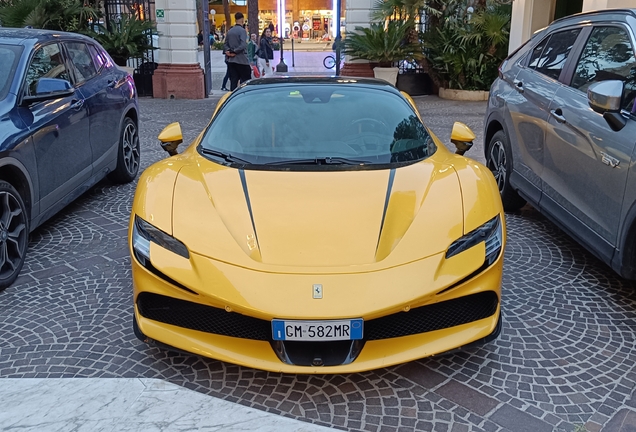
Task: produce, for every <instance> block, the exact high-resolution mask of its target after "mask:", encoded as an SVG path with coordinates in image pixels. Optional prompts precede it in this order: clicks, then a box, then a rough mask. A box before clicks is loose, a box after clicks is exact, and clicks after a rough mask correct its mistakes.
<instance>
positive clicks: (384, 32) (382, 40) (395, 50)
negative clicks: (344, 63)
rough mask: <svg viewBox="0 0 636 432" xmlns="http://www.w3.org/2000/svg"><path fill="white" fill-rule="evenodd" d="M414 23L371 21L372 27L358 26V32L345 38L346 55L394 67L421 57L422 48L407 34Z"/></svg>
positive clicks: (354, 58) (382, 65)
mask: <svg viewBox="0 0 636 432" xmlns="http://www.w3.org/2000/svg"><path fill="white" fill-rule="evenodd" d="M412 28H413V23H412V22H411V21H410V20H408V21H406V22H400V21H389V22H388V23H387V24H386V25H383V24H379V23H372V24H371V26H370V27H368V28H366V27H356V29H355V32H354V33H351V34H349V35H348V36H347V38H346V39H345V41H344V44H345V54H347V55H350V56H351V57H352V59H353V60H358V59H363V60H368V61H369V62H372V63H378V65H379V66H380V67H391V66H393V64H394V63H396V62H398V61H400V60H408V61H413V60H419V59H421V58H422V49H421V47H420V45H419V44H417V43H413V42H410V41H409V40H408V34H409V32H410V30H411V29H412Z"/></svg>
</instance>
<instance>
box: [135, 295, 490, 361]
mask: <svg viewBox="0 0 636 432" xmlns="http://www.w3.org/2000/svg"><path fill="white" fill-rule="evenodd" d="M498 303H499V298H498V296H497V294H496V293H495V292H494V291H486V292H482V293H477V294H471V295H468V296H465V297H460V298H457V299H453V300H447V301H445V302H440V303H436V304H432V305H428V306H422V307H419V308H415V309H411V310H410V311H409V312H398V313H396V314H393V315H388V316H385V317H382V318H377V319H374V320H370V321H365V323H364V340H366V341H369V340H380V339H391V338H396V337H400V336H408V335H414V334H418V333H426V332H429V331H433V330H441V329H445V328H449V327H454V326H458V325H461V324H467V323H470V322H473V321H477V320H480V319H483V318H488V317H489V316H492V315H493V314H494V313H495V312H496V310H497V305H498ZM137 307H138V308H139V313H140V314H141V315H142V316H143V317H145V318H148V319H151V320H154V321H159V322H163V323H166V324H172V325H175V326H179V327H184V328H189V329H192V330H199V331H203V332H207V333H214V334H218V335H224V336H231V337H237V338H243V339H254V340H261V341H271V339H272V337H271V336H272V324H271V322H270V321H266V320H261V319H258V318H253V317H249V316H246V315H241V314H238V313H235V312H226V311H225V310H224V309H219V308H215V307H212V306H205V305H202V304H198V303H192V302H189V301H185V300H179V299H175V298H172V297H166V296H162V295H159V294H153V293H147V292H144V293H141V294H139V297H138V298H137ZM347 343H349V342H347ZM295 344H298V347H296V346H295ZM305 344H311V342H296V343H294V344H291V345H290V347H289V348H290V354H291V355H290V357H296V358H298V360H299V361H300V357H301V355H300V351H302V349H301V348H302V347H303V345H305ZM314 344H317V345H316V346H313V345H312V350H314V348H316V347H319V346H320V347H321V350H322V349H323V348H324V347H323V346H322V345H321V343H314ZM343 345H344V344H343ZM326 346H327V345H325V347H326ZM306 347H307V348H309V345H306ZM360 348H361V347H360ZM329 349H331V348H329ZM310 351H311V350H310ZM345 351H347V350H340V349H339V350H338V352H339V353H342V354H338V355H337V356H340V355H344V356H346V352H345ZM316 352H317V351H316ZM306 355H307V356H314V357H315V356H317V355H318V354H316V353H311V354H309V353H306ZM322 355H323V356H324V357H332V354H330V355H327V354H322ZM337 356H336V357H337ZM306 361H307V360H306V359H303V360H302V362H303V363H305V362H306Z"/></svg>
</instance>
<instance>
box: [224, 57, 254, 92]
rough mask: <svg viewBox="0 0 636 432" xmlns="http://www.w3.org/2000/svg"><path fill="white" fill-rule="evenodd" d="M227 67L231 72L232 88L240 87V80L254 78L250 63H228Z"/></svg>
mask: <svg viewBox="0 0 636 432" xmlns="http://www.w3.org/2000/svg"><path fill="white" fill-rule="evenodd" d="M227 68H228V71H229V72H230V90H234V89H235V88H236V87H238V83H239V81H241V82H242V83H244V82H245V81H247V80H249V79H250V78H252V69H251V68H250V65H248V64H246V65H244V64H238V63H228V64H227Z"/></svg>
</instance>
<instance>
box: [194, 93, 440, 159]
mask: <svg viewBox="0 0 636 432" xmlns="http://www.w3.org/2000/svg"><path fill="white" fill-rule="evenodd" d="M201 148H202V149H203V153H205V149H211V150H217V151H221V152H224V153H230V154H231V155H233V156H235V157H239V158H241V159H243V160H245V161H247V162H249V163H250V164H254V165H261V164H262V165H266V164H284V163H286V162H292V163H294V164H298V163H299V162H300V163H302V162H301V161H299V159H307V165H312V160H315V159H330V158H341V159H350V160H355V161H358V162H360V163H362V164H363V165H378V164H390V163H394V162H414V161H417V160H420V159H423V158H426V157H428V156H430V155H431V154H433V153H434V152H435V150H436V147H435V144H434V143H433V141H432V139H431V137H430V136H429V133H428V131H427V130H426V128H425V127H424V125H423V124H422V122H421V121H420V120H419V119H418V117H417V115H416V114H415V112H414V111H413V109H412V108H411V106H410V105H409V104H408V103H407V102H406V101H405V100H404V99H403V98H402V97H401V96H399V95H396V94H394V93H391V92H387V91H383V90H376V89H371V88H363V87H355V86H352V85H325V84H323V85H303V84H300V85H295V86H275V87H267V88H263V89H255V90H249V91H246V92H244V93H241V94H238V95H236V96H235V97H233V98H231V99H230V100H229V101H228V103H227V104H226V105H225V106H224V107H223V108H222V109H221V111H220V112H219V113H218V115H217V116H216V118H215V119H214V121H213V122H212V124H211V125H210V127H209V128H208V130H207V131H206V132H205V135H204V137H203V140H202V143H201ZM360 163H358V164H357V165H358V166H359V165H360ZM313 165H316V164H315V163H314V164H313ZM354 165H355V164H354Z"/></svg>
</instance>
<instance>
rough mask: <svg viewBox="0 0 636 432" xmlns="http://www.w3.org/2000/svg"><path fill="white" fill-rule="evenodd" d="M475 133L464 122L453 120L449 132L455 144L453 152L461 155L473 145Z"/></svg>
mask: <svg viewBox="0 0 636 432" xmlns="http://www.w3.org/2000/svg"><path fill="white" fill-rule="evenodd" d="M474 139H475V133H474V132H473V131H472V130H471V129H470V128H469V127H468V126H466V125H465V124H464V123H461V122H455V123H454V124H453V131H452V132H451V142H452V143H453V144H455V147H456V148H457V150H455V154H458V155H463V154H464V153H466V152H467V151H468V150H470V148H471V147H472V146H473V140H474Z"/></svg>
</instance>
